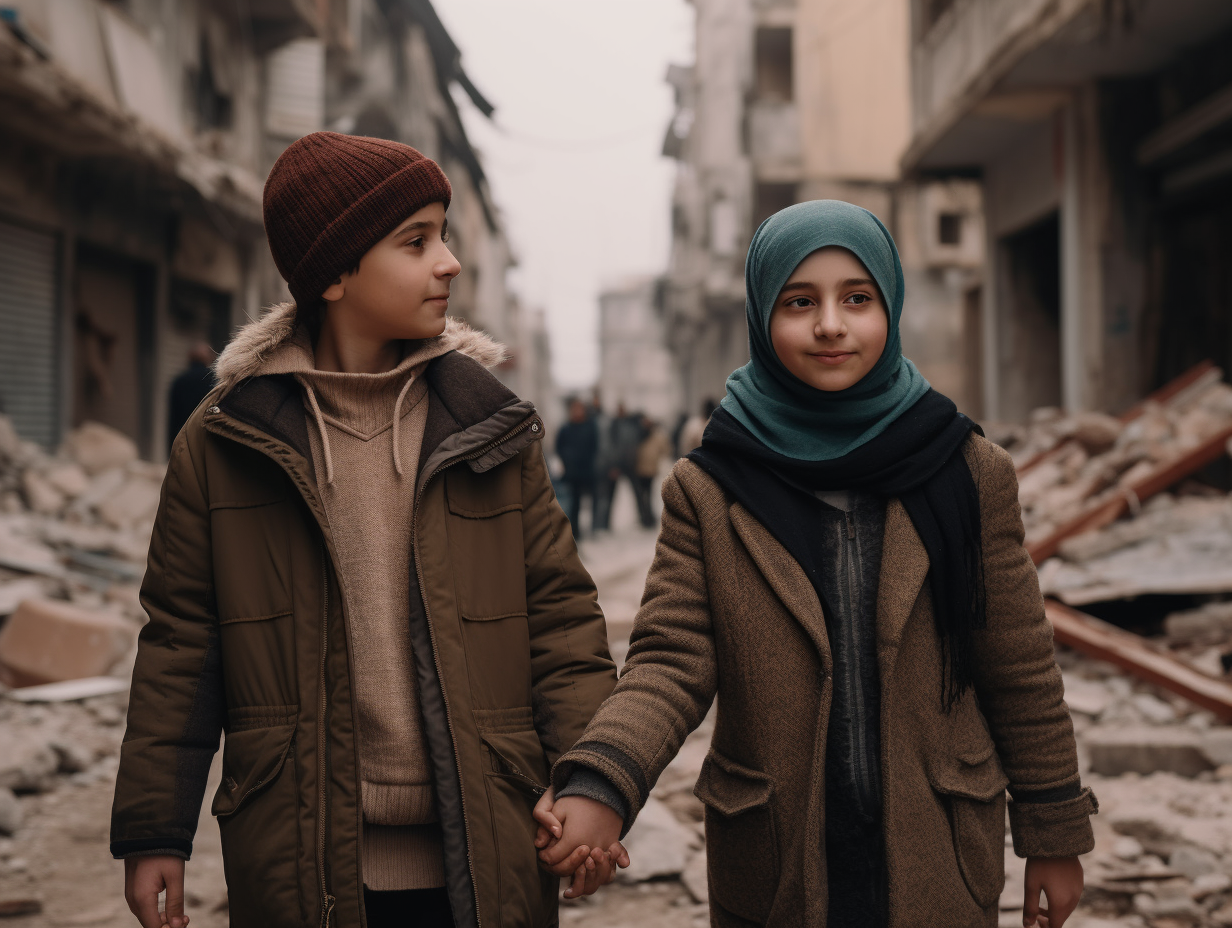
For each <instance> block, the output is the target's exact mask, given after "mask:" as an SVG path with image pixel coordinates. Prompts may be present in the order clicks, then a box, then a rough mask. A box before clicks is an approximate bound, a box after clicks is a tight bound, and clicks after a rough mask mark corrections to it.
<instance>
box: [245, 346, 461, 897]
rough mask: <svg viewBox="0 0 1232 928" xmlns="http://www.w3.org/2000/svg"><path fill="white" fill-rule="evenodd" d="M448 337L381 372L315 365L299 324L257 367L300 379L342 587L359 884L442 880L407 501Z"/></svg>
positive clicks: (380, 886)
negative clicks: (414, 646) (418, 676)
mask: <svg viewBox="0 0 1232 928" xmlns="http://www.w3.org/2000/svg"><path fill="white" fill-rule="evenodd" d="M453 347H456V345H455V343H454V340H452V339H449V338H447V337H441V338H436V339H431V340H428V341H425V342H419V343H410V351H409V353H408V354H407V355H406V356H405V357H404V358H403V360H402V362H401V363H400V364H399V365H398V366H397V367H396V368H394V369H393V370H391V371H389V372H387V373H383V374H344V373H331V372H326V371H318V370H316V369H315V368H314V365H313V356H312V348H311V344H310V343H309V342H308V340H307V338H306V337H304V336H303V335H302V333H297V336H296V337H295V338H293V339H292V341H291V342H290V343H288V344H286V345H284V346H283V347H281V348H279V349H278V351H277V352H276V354H275V355H273V356H271V357H270V358H269V359H268V360H267V361H266V363H265V364H264V365H262V372H263V373H275V372H278V373H292V374H294V375H295V377H296V379H297V380H298V381H299V382H300V384H301V385H302V386H303V387H304V395H305V401H306V402H305V405H306V406H307V407H308V416H309V428H308V434H309V436H310V440H311V443H312V455H313V463H314V465H315V468H316V473H317V475H318V483H319V488H320V491H321V495H322V500H323V503H324V505H325V510H326V515H327V516H328V517H329V524H330V530H331V532H332V533H333V540H334V548H335V552H336V555H337V565H336V566H337V569H338V573H339V576H340V580H341V584H342V588H343V593H344V597H345V604H346V613H347V618H348V629H349V634H350V644H351V653H352V667H353V674H352V681H351V685H352V687H353V692H354V694H355V702H356V707H357V710H358V720H359V738H358V743H359V755H360V776H361V781H362V785H361V796H362V805H363V813H364V848H363V853H364V865H363V866H364V871H363V872H364V884H365V885H366V886H367V887H368V888H370V889H375V890H393V889H425V888H429V887H435V886H444V885H445V874H444V866H443V860H442V851H441V835H440V828H439V826H437V825H436V824H434V823H435V822H436V820H437V816H436V808H435V795H434V791H433V786H432V771H431V767H430V763H429V758H428V751H427V746H426V744H425V741H424V734H423V726H422V721H421V718H420V711H419V693H418V689H417V687H416V683H415V670H414V661H413V656H412V653H411V642H410V632H409V624H408V623H409V612H410V601H409V595H410V584H409V576H410V574H409V572H410V570H411V566H412V565H411V510H412V506H413V504H414V488H415V478H416V467H417V464H418V462H419V452H420V445H421V443H422V440H423V430H424V423H425V420H426V417H427V412H428V398H427V384H426V383H425V381H424V380H423V377H422V374H423V372H424V369H425V368H426V367H427V364H428V362H429V361H430V360H431V359H432V358H434V357H437V356H439V355H441V354H444V353H445V352H446V351H449V350H451V349H452V348H453Z"/></svg>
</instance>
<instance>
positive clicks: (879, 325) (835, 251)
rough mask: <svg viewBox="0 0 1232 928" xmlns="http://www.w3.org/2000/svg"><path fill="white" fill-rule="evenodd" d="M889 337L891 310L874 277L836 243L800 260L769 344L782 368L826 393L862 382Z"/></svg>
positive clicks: (777, 306) (778, 303)
mask: <svg viewBox="0 0 1232 928" xmlns="http://www.w3.org/2000/svg"><path fill="white" fill-rule="evenodd" d="M888 335H889V314H888V313H887V312H886V306H885V301H884V300H883V299H882V298H881V290H880V289H879V288H878V286H877V284H876V282H875V281H874V280H873V275H872V274H870V273H869V272H868V268H866V267H865V266H864V264H863V263H862V262H861V261H860V259H859V258H857V257H856V256H855V255H854V254H852V253H851V252H850V251H848V250H847V249H846V248H839V247H836V246H832V247H829V248H822V249H820V250H818V251H815V252H813V253H812V254H811V255H809V256H808V257H807V258H805V259H804V260H803V261H801V262H800V264H799V265H798V266H797V267H796V269H795V270H794V271H792V273H791V277H789V278H788V279H787V283H786V284H784V285H783V289H782V290H781V291H780V292H779V295H778V297H777V298H776V299H775V301H774V309H773V310H771V313H770V342H771V344H773V345H774V353H775V354H777V355H778V356H779V360H780V361H782V362H783V366H784V367H786V368H787V369H788V370H789V371H791V373H792V374H794V375H795V376H796V377H798V378H799V379H800V380H802V381H804V382H805V383H806V384H808V385H809V386H810V387H816V388H817V389H818V390H825V391H827V392H835V391H838V390H846V389H847V388H848V387H850V386H854V385H855V384H857V383H859V382H860V380H862V379H863V377H864V375H865V374H867V373H868V372H869V371H871V370H872V369H873V365H875V364H876V363H877V360H878V359H879V358H880V357H881V352H882V351H884V350H885V344H886V338H887V337H888Z"/></svg>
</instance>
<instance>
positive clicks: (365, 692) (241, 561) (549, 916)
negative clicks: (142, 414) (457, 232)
mask: <svg viewBox="0 0 1232 928" xmlns="http://www.w3.org/2000/svg"><path fill="white" fill-rule="evenodd" d="M449 198H450V187H449V182H448V181H447V180H446V178H445V176H444V174H443V173H441V170H440V168H439V167H437V165H436V164H435V163H434V162H432V161H431V160H429V159H427V158H425V157H423V156H422V155H421V154H420V153H419V152H417V151H415V150H414V149H413V148H410V147H408V146H405V145H401V144H398V143H396V142H389V141H384V140H380V139H367V138H357V137H350V136H345V135H339V134H337V133H332V132H317V133H314V134H312V135H309V136H306V137H305V138H302V139H300V140H299V141H298V142H295V143H294V144H293V145H291V146H290V147H289V148H288V149H287V150H286V152H285V153H284V154H283V155H282V156H281V157H280V158H279V159H278V162H277V163H276V164H275V165H274V167H273V170H272V171H271V172H270V176H269V179H268V181H267V182H266V186H265V198H264V214H265V225H266V232H267V235H268V237H269V243H270V248H271V250H272V252H273V255H274V259H275V262H276V264H277V266H278V269H279V271H280V272H281V273H282V275H283V276H284V277H285V278H286V280H287V283H288V285H289V287H290V290H291V294H292V296H294V298H295V302H294V303H289V304H285V305H283V306H279V307H276V308H274V309H273V310H271V311H270V312H269V313H268V314H267V315H266V316H264V317H263V318H262V319H261V320H259V321H257V322H255V323H253V324H251V325H249V326H247V327H246V328H245V329H243V330H242V331H241V332H240V333H239V334H238V335H237V336H236V338H235V339H234V341H233V342H232V344H231V345H230V346H229V347H228V348H227V350H226V351H225V352H224V354H223V355H222V357H221V358H220V359H219V361H218V364H217V374H218V380H219V384H218V387H217V388H216V389H215V390H214V391H213V392H212V393H211V394H210V396H209V397H207V399H206V400H205V402H204V403H203V404H202V405H201V407H199V408H198V409H197V411H196V412H195V413H194V414H193V416H192V417H191V418H190V420H189V422H188V424H187V425H186V426H185V428H184V430H183V432H182V433H181V434H180V436H179V438H178V439H177V440H176V442H175V446H174V449H173V451H172V454H171V460H170V463H169V465H168V471H167V478H166V482H165V484H164V487H163V498H162V503H161V505H160V509H159V514H158V520H157V524H156V526H155V531H154V535H153V538H152V541H151V546H150V560H149V569H148V571H147V573H146V578H145V582H144V585H143V588H142V594H141V595H142V603H143V605H144V607H145V609H146V610H147V612H148V613H149V615H150V621H149V624H147V625H146V627H145V629H144V630H143V632H142V635H141V643H140V648H139V652H138V657H137V664H136V668H135V671H134V674H133V687H132V697H131V705H130V709H129V717H128V730H127V732H126V734H125V739H124V747H123V751H122V754H121V762H120V769H119V773H118V777H117V783H116V797H115V807H114V812H113V819H112V844H111V850H112V853H113V854H114V855H115V856H116V857H118V858H124V860H125V896H126V898H127V900H128V903H129V906H130V908H131V909H132V910H133V913H134V914H135V915H136V916H137V917H138V919H139V921H140V922H141V924H142V925H143V926H145V928H157V926H161V925H163V924H169V925H171V926H172V928H184V926H185V925H186V924H187V922H188V918H187V917H186V916H185V915H184V914H183V873H184V861H185V860H186V859H188V857H189V855H190V854H191V851H192V838H193V833H194V830H195V826H196V823H197V818H198V812H199V809H200V805H201V799H202V795H203V792H204V790H205V784H206V777H207V774H208V771H209V767H210V760H211V757H212V755H213V753H214V751H215V750H216V748H217V746H218V738H219V733H220V732H221V731H225V732H226V741H225V744H224V749H223V778H222V785H221V786H220V788H219V790H218V792H217V793H216V795H215V797H214V801H213V806H212V811H213V813H214V814H215V815H216V816H218V820H219V827H220V830H221V834H222V845H223V857H224V866H225V872H226V878H227V887H228V898H229V903H230V916H231V924H232V925H233V926H235V928H244V926H254V928H255V926H261V928H271V926H284V925H285V926H302V925H309V924H314V925H315V924H319V925H335V926H339V928H344V926H345V928H351V926H354V928H359V926H362V925H365V924H366V925H368V926H377V925H388V924H395V923H397V924H411V923H413V924H415V925H417V926H419V925H424V926H429V925H431V926H437V925H440V926H445V925H449V926H458V928H463V926H476V928H477V926H478V925H479V924H484V925H497V924H504V925H519V926H521V925H535V926H539V925H549V924H555V921H556V881H555V880H554V879H553V878H552V877H550V876H549V875H547V874H545V873H542V872H540V871H539V870H538V868H537V860H536V856H535V849H534V847H533V844H532V842H533V838H534V830H535V828H534V823H533V821H532V819H531V816H530V811H531V807H532V805H533V803H534V801H535V799H536V797H537V796H538V795H539V794H541V793H542V792H543V787H544V785H546V783H547V777H548V771H549V769H550V767H551V764H552V763H554V762H555V760H556V759H557V758H558V757H559V756H560V755H561V754H562V753H563V752H564V751H565V750H567V749H568V748H569V747H570V746H571V745H572V744H573V742H574V741H575V740H576V739H577V737H578V736H579V734H580V733H581V732H582V730H583V728H584V727H585V725H586V723H587V722H588V721H589V719H590V717H591V716H592V715H593V714H594V711H595V709H596V708H597V707H598V706H599V704H600V703H601V702H602V701H603V699H604V698H605V697H606V696H607V695H608V694H609V692H610V691H611V689H612V687H613V685H614V683H615V674H614V669H613V665H612V662H611V659H610V658H609V656H608V649H607V641H606V636H605V631H604V624H603V616H602V614H601V612H600V610H599V607H598V604H597V602H596V596H595V589H594V584H593V583H592V581H591V579H590V577H589V575H588V574H587V573H586V570H585V569H584V568H583V566H582V564H581V562H580V561H579V559H578V555H577V550H576V548H575V546H574V542H573V538H572V536H571V534H570V532H569V528H568V523H567V522H566V520H565V517H564V514H563V513H562V512H561V510H560V507H559V506H558V505H557V504H556V501H555V498H554V496H553V494H552V491H551V484H550V481H549V478H548V473H547V469H546V467H545V465H544V460H543V455H542V453H541V451H540V450H539V447H538V445H537V444H536V442H537V441H538V439H540V438H541V437H542V435H543V425H542V423H541V421H540V419H539V417H538V416H537V415H536V414H535V410H534V408H533V407H532V406H531V404H530V403H528V402H524V401H520V400H519V399H518V398H517V397H516V396H514V395H512V394H511V393H510V392H509V391H508V390H506V389H505V388H504V387H503V386H502V385H501V384H500V383H499V381H497V380H496V378H495V377H493V376H492V375H491V374H490V373H488V371H487V368H488V367H491V366H493V365H494V364H497V363H499V362H500V361H501V359H502V357H503V349H502V348H501V347H500V346H498V345H496V344H495V343H494V342H492V341H491V340H489V339H488V338H487V337H486V336H484V335H481V334H479V333H477V332H474V331H472V330H471V329H469V328H468V327H467V326H465V325H464V324H462V323H460V322H457V321H456V320H452V319H447V318H446V311H447V309H448V300H449V286H450V282H451V280H452V279H453V278H454V277H455V276H456V275H457V274H458V272H459V270H460V268H459V265H458V262H457V261H456V259H455V258H454V256H453V255H452V254H451V253H450V251H449V249H448V248H447V247H446V244H445V243H446V242H447V241H448V227H447V223H446V219H445V209H446V207H447V206H448V204H449ZM597 856H601V855H597ZM584 859H585V849H583V852H582V853H581V854H579V855H578V862H579V863H581V862H582V860H584ZM587 866H588V867H591V869H592V870H593V869H594V865H593V864H587ZM164 887H165V888H166V891H167V902H166V912H165V915H164V914H160V913H159V911H158V893H159V891H160V890H161V889H163V888H164Z"/></svg>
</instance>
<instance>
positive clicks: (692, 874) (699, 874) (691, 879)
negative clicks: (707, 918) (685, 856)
mask: <svg viewBox="0 0 1232 928" xmlns="http://www.w3.org/2000/svg"><path fill="white" fill-rule="evenodd" d="M680 882H681V883H683V884H684V888H685V889H687V890H688V891H689V895H690V896H692V897H693V901H694V902H696V903H699V904H708V903H709V902H710V884H709V882H708V881H707V877H706V852H705V851H704V850H703V851H698V852H697V853H696V854H694V855H693V856H692V857H691V858H689V862H688V863H687V864H685V867H684V872H683V873H681V874H680Z"/></svg>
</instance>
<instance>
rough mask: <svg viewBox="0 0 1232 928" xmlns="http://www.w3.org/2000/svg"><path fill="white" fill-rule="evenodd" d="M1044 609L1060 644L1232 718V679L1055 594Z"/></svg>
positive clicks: (1222, 717) (1219, 715)
mask: <svg viewBox="0 0 1232 928" xmlns="http://www.w3.org/2000/svg"><path fill="white" fill-rule="evenodd" d="M1044 612H1045V614H1046V615H1047V616H1048V619H1049V621H1051V622H1052V627H1053V631H1054V634H1055V638H1056V641H1057V642H1059V643H1060V644H1063V645H1065V646H1067V647H1070V648H1073V649H1074V650H1075V651H1080V652H1082V653H1083V654H1086V655H1088V656H1090V657H1095V658H1098V659H1100V660H1103V661H1107V662H1108V663H1110V664H1113V665H1115V666H1117V667H1120V668H1121V669H1122V670H1127V671H1129V672H1130V673H1131V674H1133V676H1135V677H1137V678H1138V679H1140V680H1145V681H1147V682H1149V683H1154V684H1156V685H1157V686H1161V687H1163V688H1164V689H1166V690H1168V691H1169V692H1171V693H1176V694H1177V695H1178V696H1181V697H1183V698H1185V699H1188V700H1189V701H1190V702H1192V703H1193V704H1194V705H1196V706H1200V707H1201V708H1203V709H1206V710H1208V711H1210V712H1212V713H1214V714H1215V715H1216V716H1218V717H1219V719H1220V720H1221V721H1224V722H1232V684H1229V683H1227V682H1226V681H1224V680H1220V679H1217V678H1216V677H1210V676H1207V675H1206V674H1204V673H1201V672H1200V671H1198V670H1195V669H1194V668H1193V667H1190V666H1189V665H1188V664H1185V663H1182V662H1181V661H1179V660H1177V659H1176V658H1174V657H1172V656H1171V655H1170V654H1165V653H1164V652H1162V651H1159V650H1156V649H1155V648H1153V647H1151V646H1150V645H1149V644H1148V643H1147V642H1146V641H1144V640H1143V639H1142V638H1140V637H1139V636H1138V635H1135V634H1133V633H1132V632H1127V631H1125V630H1123V629H1120V628H1117V627H1116V626H1115V625H1112V624H1110V623H1108V622H1104V621H1102V620H1100V619H1097V618H1095V617H1094V616H1091V615H1087V614H1086V613H1085V612H1079V611H1078V610H1077V609H1071V608H1070V607H1069V606H1066V605H1063V604H1062V603H1059V602H1057V601H1056V600H1054V599H1049V600H1045V601H1044Z"/></svg>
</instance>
